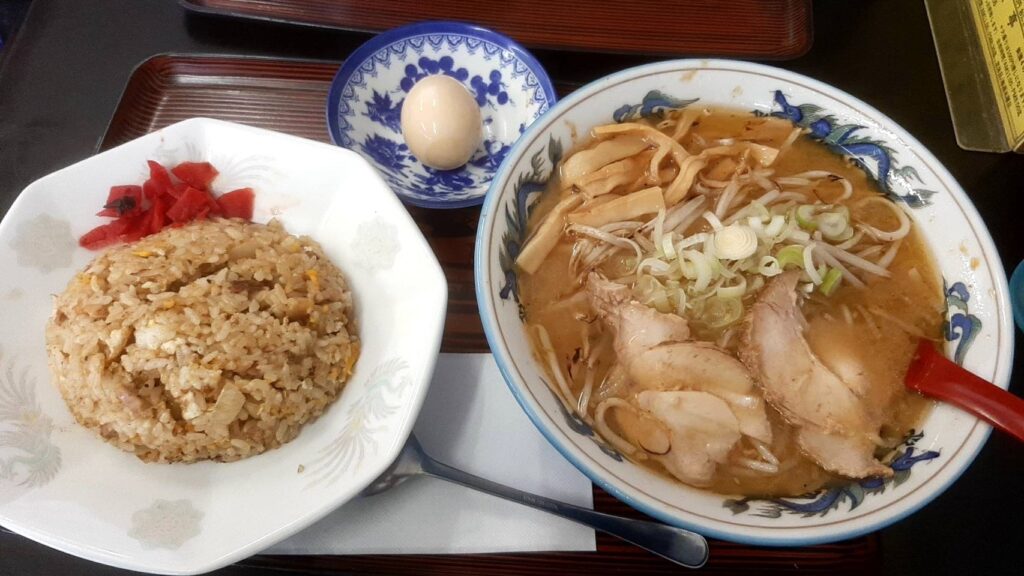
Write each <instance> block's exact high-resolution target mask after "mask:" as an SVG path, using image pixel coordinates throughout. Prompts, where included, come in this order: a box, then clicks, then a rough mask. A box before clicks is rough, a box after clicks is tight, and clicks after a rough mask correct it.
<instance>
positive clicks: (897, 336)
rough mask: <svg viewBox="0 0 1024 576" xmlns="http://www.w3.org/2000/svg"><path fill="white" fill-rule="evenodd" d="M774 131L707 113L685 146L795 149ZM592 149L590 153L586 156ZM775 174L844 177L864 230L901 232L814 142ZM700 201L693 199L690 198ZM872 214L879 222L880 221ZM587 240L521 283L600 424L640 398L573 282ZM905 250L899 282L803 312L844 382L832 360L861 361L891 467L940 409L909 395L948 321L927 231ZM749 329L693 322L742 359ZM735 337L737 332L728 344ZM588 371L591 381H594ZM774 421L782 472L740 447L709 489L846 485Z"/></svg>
mask: <svg viewBox="0 0 1024 576" xmlns="http://www.w3.org/2000/svg"><path fill="white" fill-rule="evenodd" d="M764 122H765V120H764V119H761V118H755V117H753V116H751V115H749V114H746V113H739V112H733V111H729V110H723V109H712V110H704V111H703V113H702V114H701V115H700V116H699V117H698V119H697V120H696V122H695V123H694V125H693V126H692V128H691V129H690V130H689V132H688V134H687V135H686V136H684V137H683V138H682V139H681V143H682V144H683V147H684V148H686V149H687V151H689V152H690V153H691V154H692V153H697V152H698V151H699V150H700V149H702V148H704V147H706V146H707V144H706V143H707V142H712V141H715V140H721V141H724V142H731V141H733V140H743V139H744V138H745V136H747V135H750V134H751V133H756V134H757V135H758V136H759V138H758V140H757V142H759V143H761V144H766V145H769V146H773V147H777V148H778V147H782V146H784V145H785V142H784V140H785V139H786V138H787V136H788V135H789V134H790V133H791V132H792V128H793V126H792V125H791V124H788V123H786V124H781V123H780V122H779V121H778V120H775V121H774V123H773V124H772V128H773V130H766V129H764V126H763V125H762V124H763V123H764ZM665 132H670V131H669V130H665ZM702 143H703V144H704V146H702V145H701V144H702ZM591 144H592V143H590V142H588V143H587V144H586V146H589V145H591ZM586 146H581V147H578V148H577V149H581V148H585V147H586ZM653 153H654V152H653V151H644V152H642V153H641V154H640V156H641V159H642V160H643V161H645V162H646V161H649V158H650V157H651V155H652V154H653ZM771 169H772V170H773V177H776V176H782V175H792V174H799V173H805V172H807V171H811V170H816V171H828V172H831V173H834V174H838V175H841V176H842V177H843V178H846V179H847V180H848V182H849V183H850V184H852V188H853V195H852V197H851V198H849V199H847V200H846V201H844V202H843V204H845V205H847V206H850V210H851V212H852V214H853V218H854V219H858V218H863V219H866V220H867V221H871V222H872V223H873V224H874V225H875V226H876V227H878V228H884V229H893V228H895V227H897V226H898V225H899V222H898V221H897V218H896V217H895V216H894V215H893V214H892V213H891V211H890V210H888V209H887V208H885V207H884V206H876V204H877V203H872V202H869V203H866V204H864V205H860V204H861V203H860V201H861V200H862V199H865V198H868V197H876V196H879V195H880V194H881V193H880V191H879V190H878V187H877V186H876V185H875V184H874V183H873V182H872V181H870V180H869V179H868V178H866V176H865V174H864V173H863V172H862V171H861V170H860V169H858V168H857V167H855V166H853V165H852V164H851V163H850V162H849V161H847V160H845V159H843V158H841V157H839V156H838V155H836V154H833V153H832V152H830V151H829V150H827V149H826V148H825V147H824V146H823V145H822V144H820V143H817V142H815V141H813V140H811V139H810V138H808V137H807V136H806V135H801V136H799V137H798V138H796V139H795V141H792V143H791V144H790V145H789V146H788V147H787V148H786V149H785V150H784V152H783V153H781V154H780V155H779V157H778V159H777V160H776V161H775V162H774V163H773V164H772V165H771ZM716 171H717V172H719V173H721V172H723V170H722V169H721V168H716V165H715V164H714V163H709V164H708V166H707V167H705V168H704V169H703V170H702V172H701V174H702V176H703V177H704V178H705V179H706V180H714V178H713V176H715V175H716V174H715V172H716ZM708 174H711V177H708V176H707V175H708ZM697 181H704V180H700V179H698V180H697ZM638 187H642V186H638ZM838 190H839V187H838V186H837V185H836V184H835V182H834V181H825V182H823V183H820V184H819V185H816V186H815V187H810V189H805V190H802V192H804V193H806V194H807V195H808V197H809V198H820V199H822V200H824V201H826V202H827V201H828V199H829V198H831V197H834V196H835V195H836V194H837V193H838ZM566 194H567V192H566V191H564V190H562V186H561V183H560V182H558V181H557V180H556V181H554V182H552V183H551V185H550V187H549V189H548V191H547V192H545V195H544V196H543V197H542V198H541V200H540V201H539V203H538V205H537V208H536V209H535V210H534V211H533V212H532V213H531V217H530V221H529V233H533V232H536V229H537V227H538V225H539V223H540V222H542V221H543V220H544V219H545V216H546V214H547V213H548V212H550V211H551V210H552V208H553V207H554V206H555V204H556V203H557V202H559V200H561V199H564V197H565V195H566ZM694 195H695V193H694V192H692V191H691V192H690V193H689V194H688V195H687V199H689V198H692V197H693V196H694ZM751 196H756V194H751ZM872 211H875V212H876V213H874V214H872V213H870V212H872ZM650 219H651V216H650V215H648V216H645V217H641V218H636V220H637V221H647V220H650ZM710 231H711V224H710V223H709V221H708V220H707V219H704V218H700V219H697V220H696V221H695V222H694V223H693V224H692V225H691V226H689V227H688V228H687V229H686V230H685V231H683V232H682V233H681V234H680V236H690V235H693V234H698V233H701V232H710ZM577 240H578V236H576V235H573V234H570V233H568V232H563V233H562V234H561V237H560V239H559V240H558V243H557V244H556V245H555V246H554V248H553V249H552V250H551V251H550V253H548V255H547V257H546V258H545V259H544V260H543V262H542V263H541V264H540V266H539V267H538V268H537V269H536V270H535V271H534V272H533V273H532V274H527V273H520V275H519V285H520V289H521V302H522V305H523V309H524V311H525V320H526V323H527V325H528V326H540V327H543V329H544V330H546V334H547V336H548V337H549V339H550V345H551V347H553V349H554V353H555V357H556V358H557V362H558V363H559V366H560V368H561V369H562V370H564V378H565V381H566V383H567V385H568V388H569V390H570V391H571V394H572V397H571V398H566V399H564V400H565V402H566V404H567V405H568V406H569V407H570V408H572V409H575V410H576V411H577V412H578V413H579V414H580V415H581V417H583V418H584V419H585V420H587V421H588V422H590V423H593V421H594V418H595V408H596V407H597V406H598V405H599V404H600V403H601V402H602V401H603V400H606V399H608V398H613V397H618V398H623V399H624V400H626V401H630V402H635V400H636V394H637V392H638V390H637V389H636V388H635V387H633V386H631V385H630V383H629V382H623V379H622V378H621V377H617V376H615V375H612V374H611V372H612V371H611V368H612V366H614V365H615V364H616V363H617V361H618V359H617V358H616V354H615V352H614V351H613V350H612V347H611V346H610V345H609V342H608V340H609V338H610V337H609V336H607V332H608V329H607V328H606V327H605V326H604V325H603V324H602V322H601V321H600V320H599V319H598V318H597V314H596V313H595V310H594V308H593V307H592V303H591V301H590V300H589V299H588V298H586V297H583V296H581V295H580V294H581V291H582V290H583V289H584V286H583V282H582V280H581V279H580V278H574V277H572V275H571V274H569V273H568V270H569V267H570V259H571V258H572V254H573V247H574V243H575V242H576V241H577ZM898 242H899V245H898V246H897V247H896V252H895V256H894V258H893V259H892V260H891V263H889V265H888V270H889V272H890V273H891V276H890V277H888V278H883V277H879V276H875V275H871V274H858V276H859V278H860V279H861V280H863V282H864V283H865V284H866V286H865V287H856V286H853V285H852V284H851V283H848V282H845V281H844V282H841V283H840V284H839V286H838V288H836V289H835V290H834V292H832V293H831V294H830V295H828V296H825V295H823V294H821V293H819V291H815V292H814V293H812V294H810V295H809V296H808V297H807V298H806V299H805V300H804V301H803V303H802V305H801V310H802V313H803V316H804V318H805V320H806V328H805V330H804V336H805V337H806V339H807V342H808V344H809V345H810V347H811V350H812V351H813V352H814V353H815V354H816V355H818V357H820V359H821V361H822V362H823V363H824V364H825V365H826V366H827V367H828V368H830V369H832V370H833V371H835V372H836V373H842V372H843V370H844V367H842V366H832V365H830V358H831V357H832V354H831V352H832V351H835V350H840V351H843V353H844V354H845V355H846V356H847V357H853V358H855V359H856V360H857V361H858V362H859V365H858V366H857V370H858V371H861V372H862V374H863V376H865V377H866V380H867V381H868V382H869V383H870V385H869V386H868V387H867V390H866V393H865V402H864V403H865V405H867V406H869V407H870V408H869V409H870V410H871V411H872V412H873V413H874V414H875V416H877V419H878V421H880V422H881V423H882V424H881V427H880V430H879V436H880V441H879V442H878V447H877V450H876V452H875V456H876V457H878V458H881V459H883V462H884V461H885V460H884V457H885V456H886V454H887V453H890V452H891V451H892V449H893V448H894V447H895V446H897V445H898V444H899V442H900V441H901V440H902V439H903V438H904V437H905V436H906V435H907V434H908V433H910V432H911V431H912V430H913V429H914V428H915V427H917V426H918V425H919V423H920V422H921V420H922V419H923V417H924V415H925V414H926V412H927V410H928V407H929V405H930V403H929V402H928V401H926V400H925V399H924V398H923V397H921V396H919V395H917V394H914V393H911V392H908V391H907V390H906V389H905V388H904V386H903V378H904V375H905V373H906V370H907V367H908V365H909V363H910V361H911V359H912V357H913V354H914V350H915V347H916V345H917V342H918V340H919V338H920V337H926V338H931V339H934V340H938V339H939V335H940V330H941V322H942V304H943V302H942V298H941V290H940V281H939V277H938V274H937V273H936V268H935V266H934V265H933V263H932V261H931V257H930V255H929V252H928V249H927V247H926V246H925V245H924V242H923V241H922V239H921V237H920V235H919V233H918V231H917V230H916V228H914V229H912V230H911V232H910V233H909V235H907V236H906V237H905V238H902V240H899V241H898ZM866 250H867V253H866V255H865V258H869V259H872V258H874V259H877V258H879V257H880V256H881V254H880V253H881V252H882V250H881V249H874V250H872V249H871V248H870V246H869V247H868V248H867V249H866ZM635 260H636V256H635V254H634V253H633V252H631V251H629V250H618V251H616V252H615V254H614V255H613V256H612V257H609V258H608V259H606V260H604V261H603V262H602V263H601V264H600V265H599V266H597V267H596V268H595V271H596V272H597V273H599V274H600V275H602V276H603V277H606V278H610V279H614V278H623V277H628V276H629V274H630V270H631V269H633V268H635V266H636V261H635ZM756 297H757V293H756V291H751V292H749V293H748V294H746V295H745V296H744V297H743V302H744V303H745V304H747V305H748V308H747V309H749V304H750V303H751V302H753V301H754V300H755V299H756ZM741 324H742V323H741V322H734V323H732V324H730V325H728V326H725V327H716V326H713V325H706V324H702V322H701V321H700V320H699V319H698V320H694V319H690V321H689V326H690V330H691V333H692V335H691V337H692V338H693V339H694V340H698V341H703V342H713V343H716V344H717V345H718V346H719V347H720V348H721V349H723V350H725V351H727V352H729V353H731V354H736V353H737V351H738V348H739V346H741V337H740V336H739V335H738V334H737V333H736V332H737V331H736V330H735V328H736V327H737V326H740V325H741ZM730 330H732V331H733V332H734V333H733V334H725V333H726V332H728V331H730ZM530 335H531V337H532V338H533V339H534V340H535V346H536V347H537V349H538V350H540V349H541V345H540V344H541V343H539V342H536V340H537V335H536V332H535V331H533V330H531V331H530ZM543 356H544V355H543V354H542V353H539V354H538V358H540V359H543ZM840 356H842V355H840ZM581 358H585V359H587V362H582V361H581ZM588 363H589V364H588ZM586 370H589V371H590V372H591V374H589V375H588V376H586V377H585V376H584V372H585V371H586ZM548 372H549V378H550V379H551V382H552V386H553V387H554V380H555V379H554V378H553V376H554V375H553V374H550V372H551V369H550V368H549V369H548ZM610 375H611V376H612V377H610ZM587 378H589V379H591V380H592V383H591V390H590V395H589V397H584V398H581V394H583V388H584V386H585V382H584V381H585V380H586V379H587ZM556 392H558V390H556ZM766 411H767V417H768V421H769V422H770V424H771V429H772V441H771V444H770V446H769V447H768V448H769V450H770V453H771V454H772V455H774V457H775V458H776V459H777V460H778V465H777V471H775V472H773V473H764V472H763V471H759V470H752V469H750V468H749V467H743V466H738V465H735V464H734V463H733V460H735V459H736V458H733V456H737V455H738V454H739V453H740V452H741V451H742V450H744V449H746V450H748V451H749V446H746V445H744V444H742V443H740V444H737V446H736V447H735V448H733V452H732V454H731V456H730V460H729V461H727V462H724V463H722V464H720V465H719V466H718V468H717V471H716V472H715V475H714V477H713V480H712V481H711V482H710V484H708V485H706V486H705V487H707V488H708V489H710V490H713V491H715V492H719V493H723V494H741V495H757V496H795V495H802V494H807V493H809V492H811V491H813V490H816V489H818V488H821V487H823V486H826V485H829V484H830V483H834V482H837V481H839V480H842V479H843V478H842V477H841V476H838V475H837V474H834V473H831V472H828V471H826V470H825V469H824V468H822V466H820V465H818V464H817V463H816V462H814V461H812V460H811V459H809V458H807V457H805V456H804V455H803V454H802V453H801V450H800V449H799V448H798V446H797V445H796V443H795V441H794V433H793V432H794V430H793V426H791V425H790V424H789V423H787V421H786V420H785V419H784V418H783V416H782V415H781V413H780V412H779V411H778V410H776V409H775V408H774V407H773V406H772V405H771V404H768V405H767V407H766ZM621 414H622V413H621V412H618V411H615V412H611V414H610V416H609V417H608V422H607V424H608V426H609V427H610V428H611V429H612V430H614V431H615V432H616V433H617V434H619V435H620V436H623V437H628V436H630V434H629V433H630V430H628V428H629V427H630V426H634V425H636V422H634V420H635V419H632V418H622V417H620V416H621ZM744 446H746V447H745V448H744ZM630 458H631V459H632V460H634V461H636V462H638V463H640V464H642V465H645V466H649V467H650V468H651V469H653V470H656V471H659V472H662V473H665V469H664V468H663V467H662V465H661V464H659V461H658V460H657V459H655V458H651V457H648V455H647V454H645V452H644V451H643V450H638V451H636V453H635V454H632V455H630Z"/></svg>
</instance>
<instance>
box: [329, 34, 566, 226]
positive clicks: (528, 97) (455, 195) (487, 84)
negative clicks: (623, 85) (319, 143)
mask: <svg viewBox="0 0 1024 576" xmlns="http://www.w3.org/2000/svg"><path fill="white" fill-rule="evenodd" d="M442 74H443V75H445V76H447V77H449V78H452V79H454V80H457V81H458V82H460V83H461V84H462V85H463V86H464V87H465V88H466V90H467V91H468V92H469V94H470V95H471V96H472V97H473V99H474V100H475V102H476V104H477V105H478V106H479V107H480V113H481V130H482V138H481V142H480V145H479V146H478V148H477V149H476V151H475V152H474V153H473V154H472V156H471V157H470V159H469V161H468V162H467V163H466V164H465V165H463V166H461V167H459V168H455V169H452V170H438V169H435V168H431V167H429V166H426V165H424V164H423V163H422V162H421V161H420V159H418V158H416V156H415V155H414V154H412V152H410V150H409V146H408V145H407V144H406V142H405V139H404V138H403V135H402V107H403V104H404V102H405V101H406V98H407V97H408V95H409V92H410V91H411V90H412V88H413V86H415V85H416V83H417V82H419V81H421V80H423V79H424V78H427V77H429V76H434V75H442ZM555 99H556V96H555V90H554V87H553V86H552V84H551V80H550V78H548V75H547V73H546V72H545V71H544V68H543V67H541V65H540V63H538V62H537V60H536V59H535V58H534V57H533V56H532V55H531V54H530V53H529V52H527V51H526V50H525V49H524V48H523V47H522V46H520V45H519V44H518V43H516V42H515V41H513V40H511V39H510V38H507V37H505V36H503V35H501V34H498V33H496V32H493V31H491V30H488V29H486V28H481V27H479V26H474V25H471V24H464V23H458V22H422V23H417V24H411V25H408V26H403V27H401V28H395V29H393V30H390V31H387V32H384V33H382V34H380V35H378V36H376V37H374V38H373V39H371V40H370V41H368V42H367V43H365V44H363V45H362V46H360V47H359V48H358V49H356V50H355V51H354V52H353V53H352V55H351V56H350V57H349V58H348V60H346V61H345V64H344V65H343V66H342V67H341V69H340V70H339V71H338V74H337V75H336V76H335V78H334V81H333V83H332V84H331V90H330V93H329V95H328V98H327V125H328V130H329V132H330V135H331V139H332V140H333V141H334V143H335V144H337V145H339V146H343V147H345V148H349V149H351V150H354V151H355V152H357V153H359V154H360V155H362V156H363V157H364V158H365V159H366V160H367V161H369V162H370V164H372V165H373V166H374V167H375V168H376V169H377V170H378V171H379V172H380V173H381V175H382V176H383V177H384V179H385V180H386V181H387V182H388V184H389V185H390V186H391V188H392V190H394V192H395V193H396V194H397V195H398V196H399V197H400V198H402V200H404V201H405V202H408V203H410V204H414V205H417V206H424V207H427V208H460V207H464V206H472V205H476V204H480V203H482V202H483V198H484V195H485V194H486V192H487V189H488V186H489V185H490V183H491V180H492V179H493V177H494V174H495V173H496V172H497V170H498V166H499V165H500V164H501V162H502V160H504V158H505V156H506V155H507V154H508V152H509V150H511V148H512V145H513V144H514V143H515V142H516V140H518V139H519V136H520V134H522V133H523V132H524V131H525V130H526V128H527V127H528V126H529V125H530V124H531V123H532V122H533V121H534V120H536V119H537V118H539V117H540V116H541V115H542V114H544V113H545V112H546V111H547V110H548V108H550V107H551V106H552V105H553V104H554V103H555Z"/></svg>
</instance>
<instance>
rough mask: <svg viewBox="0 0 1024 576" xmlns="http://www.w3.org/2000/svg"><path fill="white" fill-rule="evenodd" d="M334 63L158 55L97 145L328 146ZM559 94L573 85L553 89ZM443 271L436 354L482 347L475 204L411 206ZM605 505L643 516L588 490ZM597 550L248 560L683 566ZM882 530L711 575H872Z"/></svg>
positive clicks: (600, 540) (533, 570) (378, 566)
mask: <svg viewBox="0 0 1024 576" xmlns="http://www.w3.org/2000/svg"><path fill="white" fill-rule="evenodd" d="M338 66H339V63H337V62H334V63H330V62H311V61H294V60H267V59H259V58H244V57H227V56H196V55H188V56H186V55H160V56H155V57H153V58H151V59H149V60H147V61H145V62H143V63H142V64H141V65H139V67H138V68H137V69H136V70H135V73H134V74H133V75H132V77H131V79H130V80H129V81H128V85H127V87H126V88H125V91H124V95H123V96H122V98H121V102H120V104H119V105H118V107H117V110H116V112H115V113H114V116H113V119H112V120H111V122H110V126H109V127H108V129H107V133H106V135H105V136H104V137H103V140H102V141H101V142H100V149H107V148H110V147H111V146H116V145H117V144H120V143H123V142H126V141H128V140H131V139H133V138H136V137H138V136H141V135H143V134H146V133H147V132H150V131H153V130H156V129H158V128H161V127H163V126H167V125H168V124H173V123H174V122H178V121H180V120H184V119H186V118H191V117H193V116H205V117H209V118H219V119H222V120H229V121H233V122H240V123H243V124H250V125H253V126H259V127H262V128H269V129H271V130H277V131H280V132H287V133H290V134H295V135H298V136H303V137H306V138H311V139H314V140H320V141H324V142H327V141H329V140H328V135H327V129H326V127H325V119H324V107H325V101H326V97H327V89H328V86H329V85H330V81H331V78H332V77H333V76H334V73H335V72H336V71H337V68H338ZM556 86H558V88H559V91H560V92H561V93H562V94H563V95H564V94H565V93H566V92H568V91H570V90H571V89H572V87H571V86H567V85H564V84H563V85H558V84H557V83H556ZM408 208H409V212H410V214H412V216H413V218H414V219H415V220H416V222H417V223H418V224H419V226H420V228H421V229H422V230H423V233H424V234H425V235H426V236H427V239H428V240H429V241H430V244H431V246H432V247H433V249H434V252H435V253H436V254H437V257H438V259H439V260H440V261H441V266H442V267H443V268H444V272H445V275H446V276H447V278H448V290H449V302H448V318H447V324H446V325H445V333H444V341H443V343H442V350H443V351H445V352H485V351H487V349H488V348H487V342H486V340H485V339H484V335H483V330H482V328H481V325H480V319H479V316H478V315H477V306H476V296H475V293H474V290H473V243H474V239H475V235H476V224H477V220H478V218H479V215H480V208H479V207H471V208H464V209H458V210H429V209H424V208H415V207H408ZM594 507H595V508H596V509H598V510H600V511H603V512H608V513H612V514H620V515H624V516H631V517H637V518H642V517H643V515H642V514H640V513H639V512H636V511H635V510H633V509H632V508H630V507H628V506H626V505H625V504H623V503H621V502H619V501H618V500H616V499H615V498H613V497H612V496H611V495H609V494H608V493H606V492H604V491H603V490H601V489H600V488H597V487H595V488H594ZM597 549H598V551H597V552H596V553H558V554H478V555H464V556H456V555H436V556H420V555H417V556H257V557H254V558H251V559H249V560H246V561H245V563H246V564H248V565H253V566H260V567H265V568H279V569H282V570H285V571H288V572H289V573H291V572H295V573H302V574H339V573H344V574H453V575H454V574H460V575H461V574H489V575H490V574H496V575H503V574H541V575H545V574H551V575H554V574H558V575H580V576H594V575H596V574H608V573H615V574H629V575H644V574H680V573H681V570H682V569H681V568H679V567H677V566H675V565H673V564H671V563H669V562H668V561H667V560H662V559H661V558H658V557H656V556H653V555H651V554H649V553H647V552H644V551H642V550H640V549H638V548H635V547H633V546H631V545H629V544H625V543H622V542H621V541H619V540H616V539H614V538H612V537H610V536H605V535H603V534H598V536H597ZM880 562H881V560H880V550H879V539H878V536H877V535H870V536H867V537H863V538H857V539H854V540H849V541H846V542H841V543H838V544H831V545H823V546H812V547H806V548H791V549H781V548H780V549H773V548H755V547H751V546H744V545H740V544H732V543H728V542H720V541H712V542H711V559H710V561H709V562H708V565H707V566H706V567H705V568H704V569H703V571H704V572H705V573H710V574H851V575H853V574H857V575H860V574H871V573H877V572H879V570H880Z"/></svg>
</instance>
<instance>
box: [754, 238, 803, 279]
mask: <svg viewBox="0 0 1024 576" xmlns="http://www.w3.org/2000/svg"><path fill="white" fill-rule="evenodd" d="M787 248H793V246H787ZM783 250H785V248H783ZM800 258H801V261H802V260H803V256H801V257H800ZM757 273H758V274H760V275H761V276H767V277H769V278H771V277H772V276H778V275H779V274H782V264H781V263H780V262H779V260H778V259H777V258H774V257H772V256H764V257H762V258H761V261H760V262H759V263H758V264H757Z"/></svg>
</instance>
